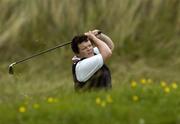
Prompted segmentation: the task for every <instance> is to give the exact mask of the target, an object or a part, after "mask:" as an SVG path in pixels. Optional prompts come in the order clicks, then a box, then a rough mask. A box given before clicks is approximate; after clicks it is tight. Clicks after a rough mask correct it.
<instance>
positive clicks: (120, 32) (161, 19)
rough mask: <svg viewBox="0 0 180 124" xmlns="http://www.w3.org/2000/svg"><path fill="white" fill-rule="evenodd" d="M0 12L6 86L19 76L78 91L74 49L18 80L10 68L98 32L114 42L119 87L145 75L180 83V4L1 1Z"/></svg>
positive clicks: (22, 67) (47, 58) (1, 77)
mask: <svg viewBox="0 0 180 124" xmlns="http://www.w3.org/2000/svg"><path fill="white" fill-rule="evenodd" d="M0 10H1V13H0V26H1V28H0V56H1V64H0V81H1V83H2V82H6V85H7V83H8V82H9V81H12V80H14V78H15V77H16V78H17V80H18V81H20V82H21V81H22V82H29V83H31V82H38V84H39V85H40V86H42V85H44V84H46V83H44V84H43V83H41V84H40V82H43V81H46V82H49V81H50V80H52V81H54V82H59V83H57V85H60V84H61V83H62V82H63V80H68V82H69V83H67V84H63V85H68V86H72V85H73V82H72V78H71V79H70V77H71V58H72V57H73V53H72V51H71V48H70V46H66V47H63V48H59V49H57V50H55V51H52V52H50V53H46V54H44V55H42V56H39V57H36V58H33V59H31V60H29V61H26V62H24V63H21V64H19V65H16V66H15V75H14V77H13V76H9V75H8V65H9V64H10V63H12V62H14V61H17V60H20V59H23V58H25V57H28V56H30V55H32V54H34V53H38V52H39V51H42V50H46V49H48V48H51V47H54V46H56V45H59V44H62V43H65V42H68V41H70V40H71V39H72V38H73V36H74V35H76V34H82V33H84V32H86V31H89V30H93V29H100V30H102V31H103V32H104V33H105V34H107V35H108V36H109V37H111V38H112V40H113V41H114V44H115V50H114V51H113V56H112V58H111V60H110V61H109V62H108V65H109V66H110V68H111V71H112V75H113V83H114V85H116V82H118V84H119V81H121V83H123V81H124V80H127V79H128V80H129V79H131V78H135V77H143V76H145V77H148V76H149V77H153V78H155V79H164V80H179V76H178V75H179V72H180V69H179V68H180V57H179V53H180V42H179V39H180V1H179V0H126V1H123V0H112V1H108V0H99V1H98V0H91V1H86V0H61V1H59V0H52V1H43V0H29V1H23V0H13V1H12V0H1V1H0ZM67 77H69V78H68V79H67ZM27 84H28V83H27ZM27 84H26V85H27ZM55 84H56V83H55ZM29 85H31V84H29ZM5 87H6V86H5ZM52 87H53V86H52ZM54 87H56V85H55V86H54ZM36 88H37V87H35V89H36ZM22 89H25V90H27V89H26V88H22ZM42 89H43V88H42Z"/></svg>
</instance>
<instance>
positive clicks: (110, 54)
mask: <svg viewBox="0 0 180 124" xmlns="http://www.w3.org/2000/svg"><path fill="white" fill-rule="evenodd" d="M111 56H112V50H109V51H108V53H107V58H110V57H111Z"/></svg>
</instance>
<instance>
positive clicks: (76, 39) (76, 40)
mask: <svg viewBox="0 0 180 124" xmlns="http://www.w3.org/2000/svg"><path fill="white" fill-rule="evenodd" d="M87 41H88V37H87V36H86V35H84V34H83V35H77V36H75V37H74V38H73V39H72V42H71V49H72V50H73V52H74V53H79V48H78V44H81V43H82V42H87Z"/></svg>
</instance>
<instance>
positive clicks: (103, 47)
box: [92, 37, 112, 61]
mask: <svg viewBox="0 0 180 124" xmlns="http://www.w3.org/2000/svg"><path fill="white" fill-rule="evenodd" d="M92 40H93V42H94V44H95V46H97V48H98V49H99V51H100V53H101V55H102V57H103V60H104V61H106V59H108V58H109V57H110V56H111V54H112V51H111V49H110V47H109V46H108V45H107V44H106V43H105V42H104V41H102V40H100V39H98V38H97V37H94V38H93V39H92Z"/></svg>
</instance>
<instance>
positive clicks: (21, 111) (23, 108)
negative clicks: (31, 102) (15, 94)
mask: <svg viewBox="0 0 180 124" xmlns="http://www.w3.org/2000/svg"><path fill="white" fill-rule="evenodd" d="M26 111H27V109H26V107H25V106H20V107H19V112H20V113H24V112H26Z"/></svg>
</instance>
